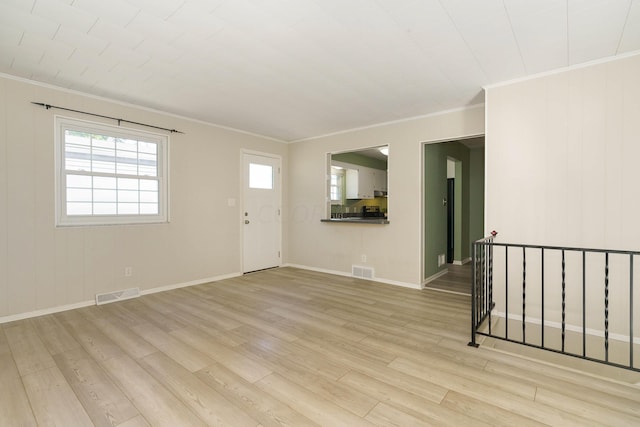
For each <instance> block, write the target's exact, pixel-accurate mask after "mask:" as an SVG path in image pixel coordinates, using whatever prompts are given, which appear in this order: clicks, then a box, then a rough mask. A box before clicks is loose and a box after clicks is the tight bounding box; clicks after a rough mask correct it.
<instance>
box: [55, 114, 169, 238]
mask: <svg viewBox="0 0 640 427" xmlns="http://www.w3.org/2000/svg"><path fill="white" fill-rule="evenodd" d="M54 129H55V138H54V139H55V171H56V174H55V192H56V226H82V225H119V224H157V223H164V222H168V221H169V210H168V207H169V179H168V170H169V169H168V164H169V162H168V151H169V136H168V135H163V134H157V133H151V132H146V131H141V130H138V129H129V128H123V127H121V126H113V125H108V124H104V123H95V122H90V121H86V120H79V119H75V118H70V117H63V116H55V119H54ZM66 130H75V131H81V132H88V133H98V134H102V135H109V136H113V137H117V138H126V139H136V140H137V139H144V140H145V141H147V142H152V143H155V144H157V146H158V151H157V153H158V165H157V167H158V170H157V176H155V177H149V176H144V175H119V174H117V173H114V174H111V176H114V177H118V176H120V177H127V178H131V177H144V178H145V179H148V178H153V179H156V180H157V181H158V213H157V214H133V215H132V214H127V215H125V214H110V215H98V214H91V215H67V200H66V198H67V184H66V182H67V179H66V176H67V174H70V175H76V174H77V171H66V170H65V163H66V162H65V160H66V159H65V131H66ZM82 174H84V175H87V176H105V174H98V173H94V172H86V171H84V172H82Z"/></svg>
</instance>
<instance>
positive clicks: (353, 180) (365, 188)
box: [346, 166, 374, 199]
mask: <svg viewBox="0 0 640 427" xmlns="http://www.w3.org/2000/svg"><path fill="white" fill-rule="evenodd" d="M373 172H374V169H371V168H366V167H364V166H357V167H355V168H354V169H347V174H346V175H347V177H346V178H347V199H373V187H374V174H373Z"/></svg>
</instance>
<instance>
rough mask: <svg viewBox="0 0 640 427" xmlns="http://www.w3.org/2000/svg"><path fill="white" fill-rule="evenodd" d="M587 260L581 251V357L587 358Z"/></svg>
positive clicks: (584, 253)
mask: <svg viewBox="0 0 640 427" xmlns="http://www.w3.org/2000/svg"><path fill="white" fill-rule="evenodd" d="M586 306H587V258H586V252H585V251H582V357H587V315H586Z"/></svg>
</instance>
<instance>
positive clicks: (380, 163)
mask: <svg viewBox="0 0 640 427" xmlns="http://www.w3.org/2000/svg"><path fill="white" fill-rule="evenodd" d="M331 160H336V161H338V162H344V163H351V164H352V165H358V166H364V167H367V168H372V169H381V170H383V171H386V170H387V161H386V160H379V159H374V158H372V157H367V156H363V155H361V154H358V153H357V152H351V153H339V154H332V155H331Z"/></svg>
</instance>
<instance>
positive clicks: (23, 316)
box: [0, 299, 96, 324]
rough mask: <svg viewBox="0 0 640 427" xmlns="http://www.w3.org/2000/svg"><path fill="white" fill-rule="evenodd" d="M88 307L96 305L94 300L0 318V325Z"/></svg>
mask: <svg viewBox="0 0 640 427" xmlns="http://www.w3.org/2000/svg"><path fill="white" fill-rule="evenodd" d="M90 305H96V300H95V299H91V300H89V301H82V302H76V303H74V304H65V305H59V306H56V307H50V308H43V309H41V310H34V311H27V312H26V313H18V314H12V315H10V316H3V317H0V324H2V323H9V322H15V321H16V320H24V319H30V318H32V317H39V316H46V315H47V314H54V313H60V312H61V311H68V310H73V309H76V308H82V307H89V306H90Z"/></svg>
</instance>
